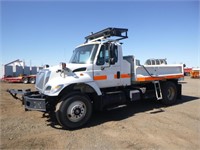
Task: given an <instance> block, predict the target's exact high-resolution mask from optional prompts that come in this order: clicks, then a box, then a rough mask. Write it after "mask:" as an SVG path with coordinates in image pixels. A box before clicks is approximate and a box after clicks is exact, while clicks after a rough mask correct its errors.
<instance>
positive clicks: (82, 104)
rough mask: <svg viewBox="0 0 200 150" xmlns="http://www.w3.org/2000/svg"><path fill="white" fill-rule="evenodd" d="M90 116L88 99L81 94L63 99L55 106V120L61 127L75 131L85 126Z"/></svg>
mask: <svg viewBox="0 0 200 150" xmlns="http://www.w3.org/2000/svg"><path fill="white" fill-rule="evenodd" d="M91 114H92V104H91V101H90V99H89V98H88V97H87V96H86V95H83V94H76V95H75V94H74V95H71V96H69V97H64V98H62V100H61V101H60V102H59V103H58V104H57V106H56V118H57V120H58V122H59V123H60V125H61V126H63V127H64V128H68V129H76V128H80V127H82V126H83V125H85V124H86V123H87V122H88V120H89V119H90V117H91Z"/></svg>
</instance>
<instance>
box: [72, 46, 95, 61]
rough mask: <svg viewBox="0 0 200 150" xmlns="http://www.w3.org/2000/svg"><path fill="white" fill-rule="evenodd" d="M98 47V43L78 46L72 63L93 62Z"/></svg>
mask: <svg viewBox="0 0 200 150" xmlns="http://www.w3.org/2000/svg"><path fill="white" fill-rule="evenodd" d="M97 49H98V44H90V45H85V46H81V47H78V48H76V49H75V50H74V52H73V55H72V58H71V60H70V63H76V64H92V63H93V61H94V58H95V55H96V52H97Z"/></svg>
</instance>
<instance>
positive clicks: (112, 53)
mask: <svg viewBox="0 0 200 150" xmlns="http://www.w3.org/2000/svg"><path fill="white" fill-rule="evenodd" d="M115 48H116V46H115V44H113V43H110V60H109V61H110V64H111V65H114V64H115V61H116V60H115V59H116V58H115V57H116V56H115Z"/></svg>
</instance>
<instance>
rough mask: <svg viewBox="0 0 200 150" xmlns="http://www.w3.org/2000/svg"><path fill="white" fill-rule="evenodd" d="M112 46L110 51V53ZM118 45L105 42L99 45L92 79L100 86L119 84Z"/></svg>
mask: <svg viewBox="0 0 200 150" xmlns="http://www.w3.org/2000/svg"><path fill="white" fill-rule="evenodd" d="M111 47H112V49H113V50H112V53H111V50H110V49H111ZM119 62H120V61H119V57H118V47H117V46H116V45H111V43H105V44H103V45H101V48H100V50H99V53H98V54H97V58H96V62H95V64H94V76H93V79H94V81H95V82H96V83H97V85H98V86H99V87H100V88H106V87H116V86H120V63H119Z"/></svg>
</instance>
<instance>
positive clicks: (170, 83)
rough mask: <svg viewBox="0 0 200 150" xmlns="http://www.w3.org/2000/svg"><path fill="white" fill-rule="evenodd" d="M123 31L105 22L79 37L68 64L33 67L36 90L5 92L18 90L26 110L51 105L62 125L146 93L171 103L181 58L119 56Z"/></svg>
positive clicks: (146, 96) (82, 121) (175, 95)
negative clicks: (146, 61) (142, 60)
mask: <svg viewBox="0 0 200 150" xmlns="http://www.w3.org/2000/svg"><path fill="white" fill-rule="evenodd" d="M127 32H128V29H124V28H107V29H104V30H102V31H99V32H97V33H94V34H92V35H89V36H87V37H85V39H86V41H85V43H83V44H81V45H80V46H78V47H76V49H75V50H74V52H73V55H72V57H71V60H70V61H69V63H68V64H66V63H61V64H60V65H58V66H54V67H50V68H46V69H43V70H40V71H39V73H38V74H37V76H36V84H35V87H36V89H37V91H33V92H31V91H26V90H21V91H18V90H15V89H10V90H8V92H10V93H11V94H12V95H14V96H16V94H17V93H21V94H22V96H23V104H24V105H25V109H26V110H38V111H45V112H47V111H54V112H55V114H56V118H57V120H58V122H59V123H60V125H61V126H63V127H64V128H68V129H76V128H80V127H82V126H83V125H85V124H86V123H87V122H88V121H89V119H90V117H91V114H92V112H93V110H104V109H106V108H109V107H113V106H119V105H122V104H128V103H130V102H134V101H137V100H141V99H149V98H154V99H157V100H159V101H161V102H162V103H163V104H165V105H172V104H174V103H175V102H176V101H177V98H180V97H181V84H179V83H178V80H179V79H180V78H183V77H184V71H183V64H173V65H169V64H165V63H164V64H162V63H161V64H159V65H153V64H152V65H140V64H139V63H136V58H135V57H134V56H133V55H132V54H130V55H129V56H123V51H122V45H121V43H120V42H119V41H120V40H122V39H126V38H128V35H127ZM137 62H138V61H137Z"/></svg>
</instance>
